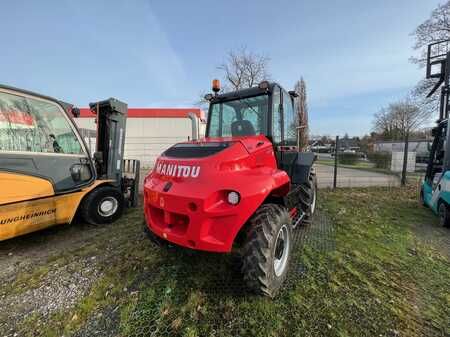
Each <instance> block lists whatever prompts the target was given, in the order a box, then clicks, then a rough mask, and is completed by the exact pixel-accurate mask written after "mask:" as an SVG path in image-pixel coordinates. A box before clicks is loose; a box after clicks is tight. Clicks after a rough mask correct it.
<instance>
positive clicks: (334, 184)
mask: <svg viewBox="0 0 450 337" xmlns="http://www.w3.org/2000/svg"><path fill="white" fill-rule="evenodd" d="M338 149H339V136H336V143H335V145H334V176H333V189H336V186H337V167H338Z"/></svg>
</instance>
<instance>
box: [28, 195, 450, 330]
mask: <svg viewBox="0 0 450 337" xmlns="http://www.w3.org/2000/svg"><path fill="white" fill-rule="evenodd" d="M319 198H320V210H321V212H322V214H327V215H328V217H329V219H330V220H329V221H330V223H331V224H332V226H333V232H332V233H333V235H332V237H331V239H332V241H333V244H332V247H333V248H332V249H320V248H317V245H313V244H310V243H307V244H306V245H304V246H303V247H299V248H298V249H297V252H296V253H297V255H299V256H300V258H299V259H298V260H296V261H295V262H296V263H295V265H294V266H292V267H293V270H292V272H291V278H290V280H289V282H288V285H287V288H286V289H285V290H284V291H283V292H282V293H281V294H280V296H279V297H278V298H277V299H275V300H270V299H267V298H262V297H257V296H253V295H248V294H246V292H245V288H244V287H243V286H242V282H241V280H240V278H239V275H238V273H237V272H236V268H235V261H234V259H233V258H232V257H231V256H228V255H214V254H198V253H195V254H188V252H187V251H185V250H183V249H171V250H165V249H160V248H156V247H154V246H152V245H151V244H150V243H149V242H148V241H147V239H146V238H144V237H143V236H142V235H141V232H140V231H141V227H140V222H141V220H142V218H141V215H140V211H139V210H135V211H131V212H129V213H128V214H127V216H126V217H124V218H123V219H122V220H121V221H120V223H117V224H116V225H115V226H116V227H114V228H115V231H114V232H111V235H114V238H115V240H113V241H112V242H110V241H108V242H109V243H106V242H105V241H102V242H99V246H100V252H101V251H102V250H104V249H106V248H107V247H108V246H109V245H112V247H113V249H114V253H113V254H111V255H110V256H108V257H107V258H106V259H105V261H104V264H105V265H104V268H103V270H102V275H103V276H102V277H101V278H100V279H98V280H97V282H96V283H95V285H94V286H93V288H92V289H91V291H90V292H89V294H88V295H87V296H86V297H85V298H83V299H82V300H81V301H80V303H79V304H78V305H77V306H76V307H75V308H73V309H72V310H70V312H58V313H56V314H54V315H53V316H52V318H51V319H50V320H49V321H48V322H47V323H46V324H44V326H42V323H40V326H39V327H37V324H38V323H37V322H38V321H39V317H36V316H32V317H31V318H30V319H28V320H27V321H26V322H24V323H23V325H22V327H21V328H22V330H21V332H22V334H24V335H30V336H31V335H33V336H36V335H42V336H60V335H64V336H68V335H71V334H72V333H74V332H76V331H77V330H78V329H80V328H82V327H83V326H84V325H85V324H86V322H87V321H88V320H89V318H90V317H92V316H93V315H95V314H97V313H98V312H99V311H101V310H103V309H104V308H108V307H111V306H112V307H117V308H118V309H117V311H118V313H119V314H118V318H117V319H118V320H119V322H118V331H117V333H118V334H119V335H120V336H174V337H175V336H186V337H194V336H221V337H222V336H223V337H226V336H261V337H262V336H397V335H399V336H408V337H410V336H411V337H413V336H422V335H427V336H447V335H448V334H450V282H449V280H450V261H449V260H448V258H446V257H445V256H444V255H443V254H441V252H439V250H437V249H436V248H435V247H432V246H429V245H427V244H425V243H424V242H422V241H421V239H420V237H417V236H416V235H415V231H414V228H415V226H416V225H421V224H422V225H423V224H426V225H429V226H430V230H433V228H434V227H433V226H435V225H436V221H437V220H436V218H435V217H434V216H433V215H432V213H431V212H430V211H429V210H427V209H423V208H420V207H418V203H417V201H416V191H415V189H413V188H410V189H407V188H406V189H405V188H403V189H402V188H393V189H389V190H387V189H373V188H372V189H352V190H347V189H341V190H336V191H334V192H332V191H323V192H322V191H321V193H320V195H319ZM312 233H314V231H313V232H312ZM449 235H450V233H449ZM329 239H330V238H329ZM308 242H310V241H308ZM88 247H89V248H88V249H85V251H83V253H82V254H92V252H93V251H97V252H98V247H94V246H92V245H89V246H88ZM41 268H42V267H41ZM39 270H40V271H39ZM299 270H300V271H299ZM42 273H43V271H42V269H38V272H36V275H37V276H38V277H42ZM30 279H32V280H34V279H35V277H32V278H30ZM31 283H32V284H33V285H34V281H33V282H31ZM124 288H126V289H125V290H124Z"/></svg>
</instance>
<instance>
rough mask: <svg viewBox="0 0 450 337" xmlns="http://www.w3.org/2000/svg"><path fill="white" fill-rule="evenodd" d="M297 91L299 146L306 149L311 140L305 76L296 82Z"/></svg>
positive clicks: (295, 88)
mask: <svg viewBox="0 0 450 337" xmlns="http://www.w3.org/2000/svg"><path fill="white" fill-rule="evenodd" d="M294 90H295V92H296V93H297V95H298V97H297V99H296V100H297V102H296V103H297V104H296V105H295V107H296V112H297V114H296V115H297V116H296V117H297V123H296V124H297V127H298V128H299V132H298V136H299V137H298V146H299V149H302V150H304V149H306V147H307V146H308V140H309V125H308V102H307V94H306V82H305V80H304V79H303V77H301V78H300V81H297V83H295V87H294Z"/></svg>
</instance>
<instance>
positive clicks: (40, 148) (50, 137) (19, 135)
mask: <svg viewBox="0 0 450 337" xmlns="http://www.w3.org/2000/svg"><path fill="white" fill-rule="evenodd" d="M0 151H21V152H37V153H63V154H82V153H83V152H82V147H81V144H80V142H79V140H78V138H77V137H76V135H75V133H74V131H73V129H72V128H71V126H70V124H69V121H68V120H67V118H66V116H65V114H64V112H63V111H62V109H61V108H60V107H59V106H58V105H57V104H55V103H53V102H50V101H45V100H40V99H34V98H28V97H23V96H19V95H15V94H11V93H6V92H0Z"/></svg>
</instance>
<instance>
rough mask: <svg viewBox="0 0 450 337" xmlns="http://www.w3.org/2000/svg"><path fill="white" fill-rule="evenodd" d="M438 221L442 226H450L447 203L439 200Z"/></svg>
mask: <svg viewBox="0 0 450 337" xmlns="http://www.w3.org/2000/svg"><path fill="white" fill-rule="evenodd" d="M438 214H439V222H440V223H441V225H442V226H444V227H450V210H449V207H448V205H447V204H446V203H445V202H444V201H441V202H440V203H439V206H438Z"/></svg>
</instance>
